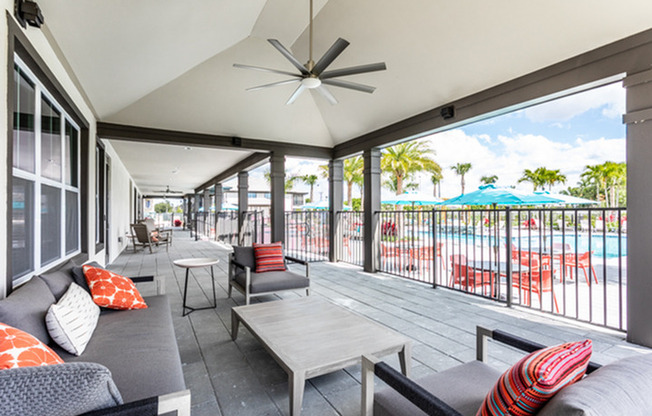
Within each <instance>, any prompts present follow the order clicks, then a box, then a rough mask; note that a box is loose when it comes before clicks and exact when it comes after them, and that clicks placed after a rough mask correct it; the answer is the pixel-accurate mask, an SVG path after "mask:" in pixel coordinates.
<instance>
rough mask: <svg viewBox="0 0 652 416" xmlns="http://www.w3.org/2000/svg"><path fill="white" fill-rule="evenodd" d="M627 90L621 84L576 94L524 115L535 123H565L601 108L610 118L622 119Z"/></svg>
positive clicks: (528, 110) (546, 104)
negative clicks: (603, 107)
mask: <svg viewBox="0 0 652 416" xmlns="http://www.w3.org/2000/svg"><path fill="white" fill-rule="evenodd" d="M624 97H625V90H624V88H623V87H622V85H621V83H615V84H611V85H608V86H605V87H602V88H596V89H593V90H589V91H585V92H583V93H581V94H574V95H570V96H568V97H564V98H561V99H558V100H554V101H550V102H547V103H544V104H540V105H537V106H534V107H530V108H527V109H525V110H523V114H525V116H526V117H527V118H528V119H529V120H530V121H533V122H537V123H545V122H563V121H568V120H570V119H572V118H573V117H575V116H578V115H580V114H583V113H585V112H587V111H589V110H591V109H594V108H600V107H602V106H605V105H606V108H605V109H603V110H602V115H603V116H605V117H608V118H616V117H620V116H621V115H622V114H623V113H624V112H625V98H624Z"/></svg>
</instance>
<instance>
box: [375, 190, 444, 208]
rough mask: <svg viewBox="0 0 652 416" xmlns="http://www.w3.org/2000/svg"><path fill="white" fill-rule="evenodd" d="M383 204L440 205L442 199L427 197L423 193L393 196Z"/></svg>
mask: <svg viewBox="0 0 652 416" xmlns="http://www.w3.org/2000/svg"><path fill="white" fill-rule="evenodd" d="M381 203H382V204H391V205H412V206H414V205H439V204H441V199H439V198H435V197H434V196H432V195H426V194H423V193H421V192H411V193H407V192H406V193H404V194H401V195H392V196H391V197H389V198H385V199H383V200H382V201H381Z"/></svg>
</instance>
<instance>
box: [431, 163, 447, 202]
mask: <svg viewBox="0 0 652 416" xmlns="http://www.w3.org/2000/svg"><path fill="white" fill-rule="evenodd" d="M442 179H444V174H443V173H442V171H441V169H439V171H437V172H432V174H431V175H430V182H432V184H433V189H432V196H434V197H441V180H442ZM437 190H439V192H437Z"/></svg>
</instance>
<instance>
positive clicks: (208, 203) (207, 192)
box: [202, 188, 211, 216]
mask: <svg viewBox="0 0 652 416" xmlns="http://www.w3.org/2000/svg"><path fill="white" fill-rule="evenodd" d="M202 196H203V198H204V202H203V206H204V213H205V215H207V216H208V214H209V213H210V212H211V192H210V190H209V189H208V188H206V189H204V194H203V195H202Z"/></svg>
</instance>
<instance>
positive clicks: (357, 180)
mask: <svg viewBox="0 0 652 416" xmlns="http://www.w3.org/2000/svg"><path fill="white" fill-rule="evenodd" d="M363 172H364V160H363V159H362V156H354V157H350V158H348V159H346V160H344V181H345V182H346V204H347V205H348V206H351V201H352V200H353V185H358V186H359V187H360V189H362V184H363V181H364V175H363Z"/></svg>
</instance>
